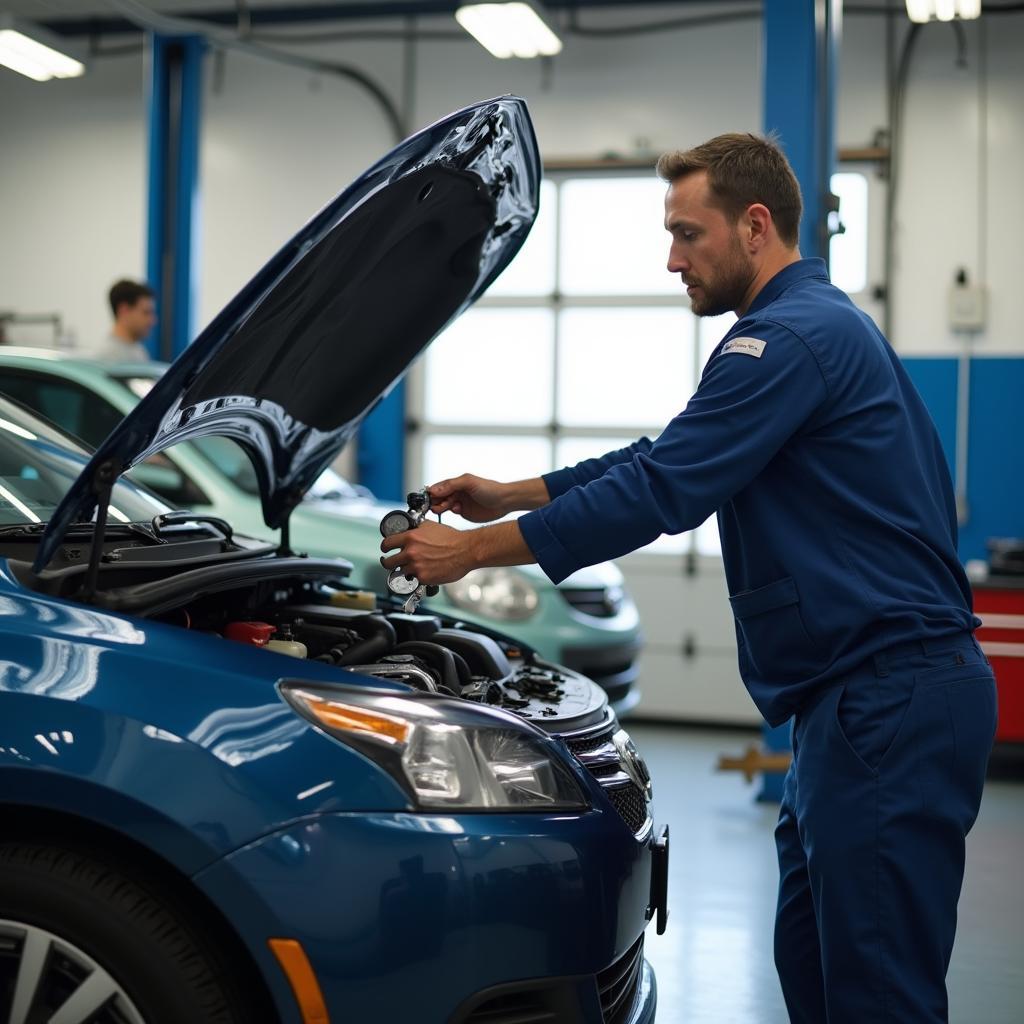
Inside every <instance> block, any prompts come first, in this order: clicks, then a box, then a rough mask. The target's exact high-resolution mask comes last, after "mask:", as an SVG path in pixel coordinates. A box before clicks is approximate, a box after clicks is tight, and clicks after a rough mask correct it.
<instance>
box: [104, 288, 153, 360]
mask: <svg viewBox="0 0 1024 1024" xmlns="http://www.w3.org/2000/svg"><path fill="white" fill-rule="evenodd" d="M107 297H108V299H109V301H110V312H111V313H112V314H113V316H114V323H113V324H112V325H111V328H110V334H108V335H107V337H106V338H104V339H103V341H102V342H101V343H100V344H99V345H97V346H95V347H93V348H92V349H90V350H89V353H88V354H89V355H90V356H91V357H92V358H94V359H104V360H107V361H108V362H115V363H125V362H132V363H144V362H148V360H149V352H147V351H146V348H145V346H144V345H143V344H142V342H143V341H144V340H145V339H146V337H147V336H148V334H149V332H150V331H151V330H153V327H154V325H155V324H156V293H155V292H154V291H153V289H152V288H150V287H149V285H147V284H142V283H140V282H138V281H128V280H121V281H116V282H115V283H114V285H113V286H112V287H111V289H110V292H109V294H108V296H107Z"/></svg>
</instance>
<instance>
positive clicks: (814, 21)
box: [757, 0, 842, 801]
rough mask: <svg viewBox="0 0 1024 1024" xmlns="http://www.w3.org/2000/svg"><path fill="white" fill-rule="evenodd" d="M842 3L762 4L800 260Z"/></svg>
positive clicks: (776, 790)
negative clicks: (796, 212)
mask: <svg viewBox="0 0 1024 1024" xmlns="http://www.w3.org/2000/svg"><path fill="white" fill-rule="evenodd" d="M841 12H842V3H841V0H766V2H765V5H764V26H763V29H762V40H763V45H764V56H763V62H762V66H763V68H764V130H765V132H777V133H778V135H779V139H780V142H781V144H782V148H783V150H784V151H785V153H786V156H787V157H788V158H789V162H790V164H791V165H792V167H793V170H794V172H795V173H796V176H797V180H798V181H799V182H800V191H801V192H802V193H803V201H804V215H803V220H802V221H801V223H800V254H801V255H802V256H820V257H821V258H822V259H825V260H827V259H828V238H829V234H828V196H829V194H830V193H831V188H830V187H829V182H830V180H831V177H832V171H833V169H834V165H835V106H836V77H837V71H838V68H837V61H838V56H839V41H840V33H841V28H842V21H841V18H842V14H841ZM764 746H765V749H766V750H768V751H783V750H789V749H790V726H789V725H788V724H787V725H782V726H779V727H778V728H777V729H772V728H769V726H767V725H765V727H764ZM783 778H784V776H783V775H782V774H781V773H778V772H765V773H764V775H763V776H762V780H763V781H762V786H761V791H760V793H759V794H758V797H757V799H758V800H771V801H778V800H781V799H782V781H783Z"/></svg>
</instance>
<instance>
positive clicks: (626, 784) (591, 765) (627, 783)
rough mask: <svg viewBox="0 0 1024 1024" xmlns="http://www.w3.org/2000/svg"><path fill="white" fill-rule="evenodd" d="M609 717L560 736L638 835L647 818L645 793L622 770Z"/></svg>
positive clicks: (616, 725) (612, 724) (611, 721)
mask: <svg viewBox="0 0 1024 1024" xmlns="http://www.w3.org/2000/svg"><path fill="white" fill-rule="evenodd" d="M618 727H619V726H618V722H616V721H615V719H614V718H612V719H611V720H610V721H607V720H606V721H605V723H604V724H603V725H599V726H597V727H596V728H594V729H591V730H588V731H587V732H583V733H578V734H576V735H575V736H566V737H564V740H565V745H566V746H567V747H568V748H569V751H570V753H572V754H573V756H574V757H575V758H576V760H577V761H579V763H580V764H581V765H582V766H583V767H584V768H586V770H587V771H588V772H590V774H591V775H592V776H593V777H594V778H595V779H596V780H597V783H598V785H599V786H600V787H601V788H602V789H603V790H604V792H605V795H606V796H607V797H608V800H609V801H610V803H611V805H612V807H614V808H615V810H616V811H618V813H619V817H621V818H622V820H623V821H624V822H625V823H626V825H627V826H628V828H629V830H630V831H631V832H632V833H633V834H634V835H639V834H640V833H641V832H643V831H644V829H645V828H646V827H647V825H648V823H649V822H650V815H649V814H648V813H647V795H646V794H645V793H644V791H643V789H641V788H640V787H639V786H638V785H637V784H636V782H635V781H634V779H633V777H632V776H630V774H629V773H628V772H627V771H626V770H625V765H624V764H623V762H622V755H621V754H620V753H619V751H618V750H617V748H616V747H615V744H614V743H613V742H612V737H613V736H614V735H615V733H616V731H617V729H618Z"/></svg>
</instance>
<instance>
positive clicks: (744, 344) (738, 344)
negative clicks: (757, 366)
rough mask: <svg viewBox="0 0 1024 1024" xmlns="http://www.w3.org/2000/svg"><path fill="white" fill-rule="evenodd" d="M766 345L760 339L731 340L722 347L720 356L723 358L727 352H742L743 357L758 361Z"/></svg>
mask: <svg viewBox="0 0 1024 1024" xmlns="http://www.w3.org/2000/svg"><path fill="white" fill-rule="evenodd" d="M766 344H767V342H764V341H761V339H760V338H731V339H730V340H729V341H727V342H726V343H725V344H724V345H723V346H722V351H721V353H720V354H721V355H723V356H724V355H725V354H726V353H727V352H742V353H743V355H745V356H753V357H754V358H755V359H760V358H761V356H762V355H764V347H765V345H766Z"/></svg>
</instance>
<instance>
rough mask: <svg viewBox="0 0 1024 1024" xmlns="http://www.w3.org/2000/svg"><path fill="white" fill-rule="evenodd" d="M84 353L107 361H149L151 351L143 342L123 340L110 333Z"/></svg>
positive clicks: (89, 356) (91, 357) (92, 357)
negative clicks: (147, 349) (148, 350)
mask: <svg viewBox="0 0 1024 1024" xmlns="http://www.w3.org/2000/svg"><path fill="white" fill-rule="evenodd" d="M82 354H83V355H84V356H87V357H88V358H90V359H102V360H103V361H104V362H107V363H148V362H149V359H150V356H149V352H147V351H146V348H145V346H144V345H143V344H142V343H141V342H138V341H122V340H121V339H120V338H118V337H117V336H116V335H114V334H108V335H107V336H106V337H105V338H104V339H103V341H102V342H100V343H99V344H98V345H94V346H92V347H91V348H88V349H86V350H85V351H84V352H83V353H82Z"/></svg>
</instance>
